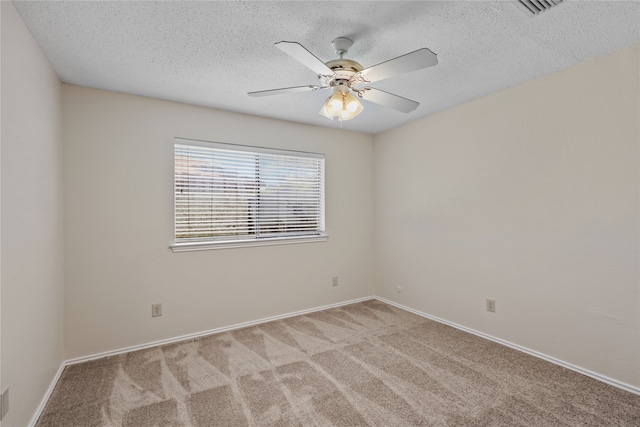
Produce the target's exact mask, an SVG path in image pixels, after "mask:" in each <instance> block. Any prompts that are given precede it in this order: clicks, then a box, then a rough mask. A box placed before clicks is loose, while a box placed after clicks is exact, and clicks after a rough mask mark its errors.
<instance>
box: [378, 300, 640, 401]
mask: <svg viewBox="0 0 640 427" xmlns="http://www.w3.org/2000/svg"><path fill="white" fill-rule="evenodd" d="M375 299H377V300H378V301H381V302H384V303H386V304H389V305H392V306H394V307H398V308H400V309H402V310H406V311H409V312H411V313H413V314H417V315H418V316H421V317H424V318H427V319H429V320H433V321H436V322H438V323H443V324H445V325H448V326H451V327H453V328H456V329H459V330H461V331H464V332H468V333H470V334H473V335H477V336H479V337H481V338H484V339H487V340H489V341H493V342H496V343H498V344H502V345H504V346H507V347H510V348H512V349H514V350H518V351H521V352H523V353H527V354H529V355H531V356H534V357H537V358H539V359H543V360H546V361H547V362H551V363H553V364H555V365H559V366H562V367H563V368H567V369H570V370H572V371H575V372H578V373H580V374H583V375H586V376H588V377H591V378H594V379H596V380H599V381H602V382H604V383H607V384H609V385H612V386H614V387H617V388H620V389H622V390H625V391H628V392H630V393H633V394H637V395H640V387H636V386H633V385H631V384H627V383H623V382H622V381H618V380H615V379H613V378H609V377H607V376H605V375H601V374H598V373H596V372H593V371H590V370H588V369H584V368H581V367H580V366H576V365H573V364H571V363H569V362H565V361H564V360H560V359H556V358H555V357H552V356H549V355H546V354H544V353H540V352H537V351H535V350H531V349H529V348H527V347H523V346H521V345H518V344H514V343H512V342H509V341H506V340H503V339H501V338H496V337H494V336H491V335H488V334H485V333H483V332H479V331H476V330H474V329H471V328H467V327H466V326H462V325H458V324H457V323H453V322H449V321H448V320H444V319H441V318H439V317H435V316H432V315H430V314H426V313H423V312H421V311H418V310H415V309H413V308H410V307H407V306H404V305H402V304H398V303H397V302H393V301H390V300H388V299H385V298H382V297H378V296H376V297H375Z"/></svg>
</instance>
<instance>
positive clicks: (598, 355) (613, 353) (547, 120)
mask: <svg viewBox="0 0 640 427" xmlns="http://www.w3.org/2000/svg"><path fill="white" fill-rule="evenodd" d="M639 58H640V45H636V46H633V47H630V48H627V49H625V50H622V51H620V52H617V53H614V54H611V55H609V56H606V57H602V58H599V59H597V60H594V61H591V62H588V63H585V64H582V65H579V66H576V67H573V68H570V69H567V70H564V71H561V72H558V73H555V74H552V75H549V76H546V77H543V78H540V79H537V80H534V81H530V82H528V83H526V84H523V85H520V86H517V87H514V88H511V89H508V90H505V91H503V92H500V93H496V94H493V95H491V96H488V97H486V98H483V99H480V100H477V101H475V102H471V103H469V104H466V105H462V106H460V107H457V108H454V109H451V110H448V111H445V112H443V113H440V114H436V115H433V116H430V117H427V118H425V119H422V120H419V121H416V122H413V123H410V124H408V125H405V126H403V127H401V128H399V129H396V130H391V131H389V132H386V133H383V134H379V135H377V136H376V137H375V143H374V156H375V166H374V170H375V200H376V203H375V208H374V212H375V224H376V234H375V237H376V240H375V246H376V250H375V265H376V274H375V276H376V279H377V281H376V293H377V294H378V295H380V296H382V297H384V298H388V299H391V300H393V301H396V302H398V303H401V304H404V305H406V306H409V307H412V308H414V309H417V310H420V311H423V312H426V313H428V314H431V315H434V316H437V317H440V318H443V319H446V320H448V321H450V322H454V323H457V324H460V325H463V326H466V327H469V328H472V329H475V330H477V331H480V332H483V333H486V334H489V335H492V336H494V337H498V338H501V339H504V340H507V341H510V342H512V343H515V344H518V345H521V346H524V347H528V348H530V349H532V350H535V351H538V352H541V353H544V354H546V355H549V356H552V357H555V358H558V359H560V360H563V361H565V362H569V363H572V364H575V365H578V366H580V367H582V368H585V369H588V370H591V371H594V372H596V373H598V374H600V375H604V376H608V377H610V378H613V379H615V380H618V381H621V382H624V383H627V384H630V385H633V386H635V387H638V386H640V363H639V361H640V285H639V283H640V281H639V255H640V252H639V236H640V234H639V224H638V220H639V218H640V215H639V212H638V210H639V197H640V196H639V194H640V191H639V174H638V170H639V167H638V166H639V165H638V159H639V145H640V108H639V99H640V91H639V81H640V72H639V60H640V59H639ZM397 285H401V286H402V287H403V291H402V293H398V292H397V291H396V286H397ZM486 298H494V299H496V301H497V303H496V305H497V312H496V313H495V314H491V313H488V312H487V311H485V299H486Z"/></svg>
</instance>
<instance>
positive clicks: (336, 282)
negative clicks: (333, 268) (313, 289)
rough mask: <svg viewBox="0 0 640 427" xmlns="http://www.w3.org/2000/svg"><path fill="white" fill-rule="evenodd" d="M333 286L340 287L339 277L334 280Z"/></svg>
mask: <svg viewBox="0 0 640 427" xmlns="http://www.w3.org/2000/svg"><path fill="white" fill-rule="evenodd" d="M333 286H338V276H335V277H334V278H333Z"/></svg>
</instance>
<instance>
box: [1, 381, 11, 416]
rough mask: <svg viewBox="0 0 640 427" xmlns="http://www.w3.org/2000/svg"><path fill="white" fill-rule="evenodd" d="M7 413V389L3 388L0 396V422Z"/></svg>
mask: <svg viewBox="0 0 640 427" xmlns="http://www.w3.org/2000/svg"><path fill="white" fill-rule="evenodd" d="M7 412H9V387H7V388H5V389H4V391H3V392H2V396H0V420H2V419H3V418H4V416H5V415H7Z"/></svg>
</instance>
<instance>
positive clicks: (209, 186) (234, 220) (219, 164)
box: [174, 138, 324, 244]
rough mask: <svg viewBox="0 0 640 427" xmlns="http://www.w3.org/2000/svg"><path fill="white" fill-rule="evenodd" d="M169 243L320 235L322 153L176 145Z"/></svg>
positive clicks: (193, 143) (178, 141) (187, 142)
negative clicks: (172, 228) (171, 238)
mask: <svg viewBox="0 0 640 427" xmlns="http://www.w3.org/2000/svg"><path fill="white" fill-rule="evenodd" d="M174 158H175V186H174V188H175V242H176V244H180V243H194V242H229V241H243V240H256V239H275V238H283V237H294V236H318V235H321V234H323V233H324V156H323V155H322V154H316V153H303V152H295V151H283V150H273V149H265V148H257V147H246V146H237V145H230V144H220V143H208V142H202V141H192V140H185V139H178V138H176V140H175V145H174Z"/></svg>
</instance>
